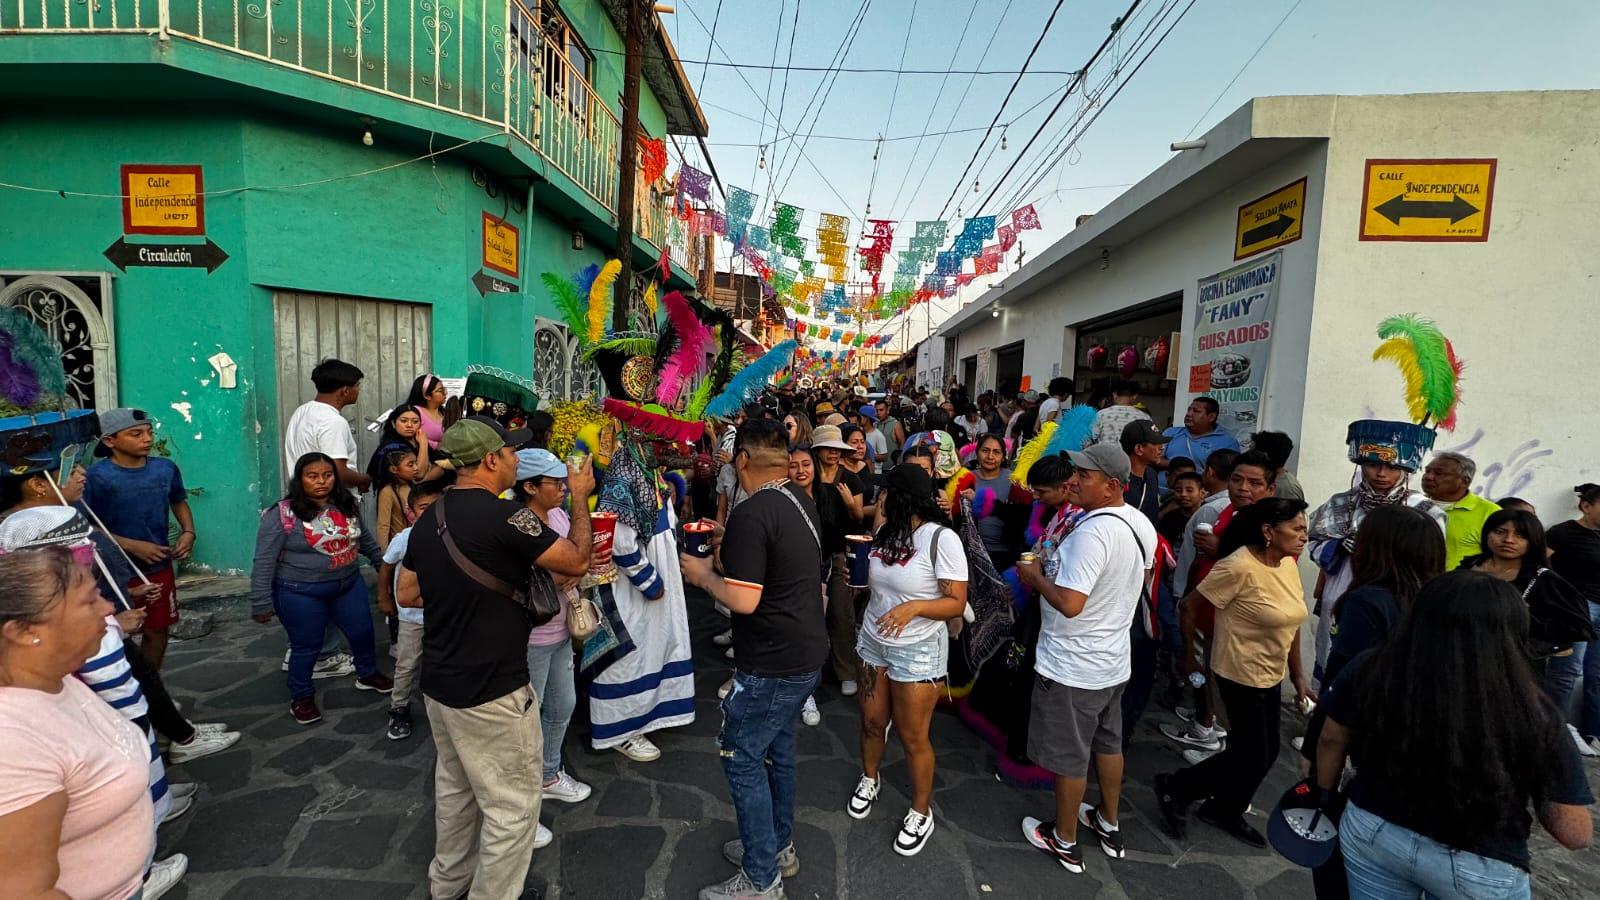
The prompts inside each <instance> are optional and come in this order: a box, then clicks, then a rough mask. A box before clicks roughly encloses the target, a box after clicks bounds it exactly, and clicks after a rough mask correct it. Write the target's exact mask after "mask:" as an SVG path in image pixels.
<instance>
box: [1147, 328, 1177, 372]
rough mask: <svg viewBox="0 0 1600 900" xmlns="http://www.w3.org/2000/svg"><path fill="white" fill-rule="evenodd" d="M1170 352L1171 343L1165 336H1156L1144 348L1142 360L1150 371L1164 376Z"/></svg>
mask: <svg viewBox="0 0 1600 900" xmlns="http://www.w3.org/2000/svg"><path fill="white" fill-rule="evenodd" d="M1171 353H1172V344H1171V342H1170V341H1168V340H1167V339H1166V337H1165V336H1162V337H1158V338H1156V339H1155V340H1154V341H1152V342H1151V344H1150V346H1148V347H1146V348H1144V362H1145V365H1146V366H1147V367H1148V368H1149V369H1150V371H1152V372H1154V373H1156V374H1157V375H1160V376H1161V377H1163V378H1165V377H1166V373H1167V360H1168V358H1169V357H1170V355H1171Z"/></svg>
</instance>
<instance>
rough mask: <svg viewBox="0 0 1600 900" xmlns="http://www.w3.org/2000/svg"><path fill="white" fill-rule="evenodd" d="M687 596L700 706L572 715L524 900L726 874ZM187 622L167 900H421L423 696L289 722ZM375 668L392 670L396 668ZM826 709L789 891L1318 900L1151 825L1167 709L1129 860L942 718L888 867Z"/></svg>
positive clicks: (1569, 864) (281, 694) (901, 774)
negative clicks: (915, 812)
mask: <svg viewBox="0 0 1600 900" xmlns="http://www.w3.org/2000/svg"><path fill="white" fill-rule="evenodd" d="M214 590H215V588H214ZM690 604H691V618H692V619H693V624H694V636H695V646H696V648H697V650H698V658H697V661H696V662H697V676H696V681H697V683H698V685H699V688H700V691H699V695H700V696H701V697H702V698H704V699H702V700H700V702H699V711H698V712H699V714H698V716H697V719H696V721H695V723H694V724H693V725H692V726H690V727H687V728H681V729H676V730H674V731H671V732H667V733H665V734H661V733H658V734H657V735H656V736H655V737H656V739H657V741H658V743H659V744H660V745H661V747H662V751H663V756H662V759H661V760H660V761H658V762H655V763H648V764H638V763H634V762H631V761H629V760H627V759H625V758H624V757H622V756H621V755H620V754H618V753H616V752H606V753H594V752H592V751H589V750H587V749H586V748H585V746H584V742H583V740H582V733H581V731H582V728H581V726H579V725H578V724H576V723H575V725H574V729H573V731H572V732H569V734H568V739H567V748H566V753H567V759H568V769H569V770H570V771H572V772H573V773H574V774H575V775H576V776H578V777H579V778H581V779H582V780H584V781H587V782H589V783H590V784H592V785H593V786H594V795H593V796H592V797H591V798H590V799H589V800H588V801H586V802H584V803H582V804H578V805H576V806H568V805H564V804H559V803H546V804H545V805H544V812H543V815H542V819H543V821H544V823H545V824H546V825H548V826H550V827H551V828H552V829H553V830H554V831H555V833H556V839H555V843H553V844H552V845H551V846H550V847H548V848H546V849H544V850H540V851H538V852H536V853H535V854H534V860H533V866H532V869H531V871H530V873H529V876H528V889H529V890H528V892H527V894H526V895H525V896H526V897H530V898H548V900H632V898H673V900H676V898H692V897H694V896H695V892H696V891H697V890H698V889H699V888H700V887H701V886H703V885H705V884H708V883H710V882H712V881H714V880H718V879H721V878H723V877H726V876H727V875H728V874H729V873H730V872H731V871H732V870H731V868H730V867H729V866H728V865H727V864H726V863H724V862H723V861H722V859H721V855H720V847H721V845H722V843H723V842H724V841H725V840H728V839H730V838H733V837H736V836H737V832H736V829H735V827H734V824H733V809H732V807H731V806H730V804H729V802H728V791H727V787H726V785H725V784H724V782H723V778H722V771H721V767H720V765H719V763H718V759H717V754H716V750H715V748H714V746H713V739H714V736H715V734H716V731H717V728H718V726H719V725H720V714H719V712H718V708H717V702H716V700H715V696H716V695H715V691H716V687H717V685H718V684H719V683H720V682H721V681H722V679H723V678H724V677H726V674H727V671H728V669H727V663H726V662H725V661H724V660H723V658H722V656H721V653H720V650H719V649H718V648H715V647H714V646H713V645H712V643H711V635H712V634H713V633H714V632H715V630H716V629H717V628H719V627H720V625H721V622H722V621H724V620H722V619H721V618H720V617H718V616H716V614H715V613H714V612H711V611H710V608H709V601H708V600H706V599H705V598H704V597H703V596H701V595H691V598H690ZM186 608H187V609H202V608H203V609H208V610H210V611H213V612H214V613H215V615H216V622H217V627H216V630H215V631H214V632H212V633H211V634H210V635H207V636H206V637H203V638H200V639H197V640H193V641H187V642H183V643H180V644H175V645H174V646H173V648H172V652H171V653H169V655H168V657H167V675H168V679H169V682H170V683H171V685H172V687H173V689H174V693H175V694H176V695H178V696H179V697H180V698H182V699H183V700H184V701H185V707H186V709H188V710H190V711H191V714H192V715H193V716H194V717H195V718H196V719H197V720H199V721H218V720H222V721H226V722H228V723H229V724H230V725H232V726H234V727H235V728H239V729H241V730H243V731H244V733H245V737H244V739H243V740H241V741H240V743H239V744H238V745H237V746H236V747H235V748H233V749H231V750H229V751H228V752H226V753H223V754H218V755H217V756H213V757H211V758H208V759H204V760H200V761H198V762H194V763H189V764H187V765H183V766H177V767H174V774H175V777H176V778H177V779H178V780H194V781H199V782H200V783H201V784H202V785H203V787H202V789H201V791H200V794H199V797H198V798H197V799H198V803H197V804H196V807H195V810H194V811H193V812H191V813H189V814H188V815H187V816H185V817H184V818H183V819H180V820H179V821H177V822H174V823H172V824H171V825H169V826H167V827H166V828H165V829H164V830H163V832H162V845H163V847H162V851H161V852H162V854H165V853H166V852H169V851H171V850H181V851H183V852H186V853H187V854H189V857H190V860H191V864H190V869H189V877H188V879H187V880H186V881H185V883H184V884H183V885H182V886H180V887H179V888H177V889H175V890H174V891H173V892H172V893H170V894H168V897H170V898H172V900H213V898H225V900H277V898H301V897H306V898H309V897H334V898H338V900H379V898H382V900H402V898H410V900H424V898H426V897H427V889H426V871H427V864H428V860H429V859H430V858H431V856H432V851H433V835H434V832H433V802H432V786H433V777H432V771H433V760H434V753H433V743H432V741H431V739H430V737H429V731H428V725H427V718H426V716H424V715H422V713H421V709H420V704H419V706H418V708H417V710H416V713H417V715H416V721H417V732H416V734H415V735H414V736H413V738H412V739H411V740H409V741H404V742H394V741H389V740H387V739H385V737H384V734H383V729H384V726H385V723H386V717H385V710H386V708H387V704H386V703H385V702H384V701H383V700H382V699H377V698H375V695H373V694H370V693H364V692H358V691H356V690H354V689H353V688H352V687H351V679H348V678H346V679H339V680H332V681H320V682H318V697H319V702H320V703H321V706H322V710H323V715H324V719H323V721H322V722H321V723H320V724H318V725H315V726H312V727H309V728H307V727H301V726H298V725H296V724H295V723H294V721H293V720H292V719H291V718H290V717H289V715H288V709H287V694H286V693H285V689H284V684H283V674H282V672H281V671H280V670H279V662H280V661H281V659H282V657H283V650H284V647H285V641H284V635H283V632H282V630H281V628H279V627H278V626H277V625H276V624H273V625H270V626H259V625H256V624H254V623H253V622H251V621H250V620H249V618H248V615H247V614H246V607H245V605H244V602H243V601H242V600H241V599H239V598H237V597H233V598H228V597H223V598H219V599H215V600H209V601H199V602H195V601H191V602H189V603H188V604H186ZM380 632H381V629H380ZM382 639H383V638H382V637H381V635H380V640H382ZM380 660H381V665H383V666H384V668H385V669H386V670H387V668H388V657H387V654H386V653H381V654H380ZM819 700H820V702H821V706H822V711H823V724H822V725H821V726H820V727H817V728H802V730H801V732H800V739H799V751H800V787H799V800H798V807H797V812H796V819H797V826H796V834H795V843H796V846H797V847H798V848H799V851H800V856H801V860H802V868H801V873H800V875H799V876H798V877H797V878H794V879H790V881H789V882H788V884H787V888H788V894H789V896H790V897H793V898H841V900H847V898H858V900H895V898H916V900H942V898H957V897H996V898H1045V897H1050V898H1059V897H1064V896H1065V897H1084V898H1088V897H1104V898H1123V897H1127V898H1147V897H1150V898H1153V897H1171V896H1188V897H1194V898H1213V897H1216V898H1224V897H1226V898H1235V897H1240V898H1243V897H1256V898H1261V900H1275V898H1300V897H1309V896H1311V888H1310V879H1309V877H1308V875H1307V874H1306V873H1305V871H1304V870H1301V869H1297V868H1295V867H1293V866H1291V865H1289V864H1288V863H1286V862H1285V861H1284V860H1283V859H1282V858H1280V857H1278V856H1276V855H1275V854H1273V853H1271V852H1269V851H1256V850H1251V849H1249V848H1246V847H1244V846H1243V845H1241V844H1239V843H1238V842H1237V841H1234V840H1233V839H1232V838H1229V837H1227V836H1226V835H1223V834H1221V833H1220V832H1216V831H1214V830H1212V829H1210V828H1208V827H1207V826H1205V825H1203V824H1200V823H1198V822H1196V823H1194V824H1193V825H1192V826H1191V829H1190V832H1191V833H1190V842H1189V845H1188V846H1180V845H1178V844H1176V843H1175V842H1173V841H1172V840H1170V839H1169V838H1167V837H1166V836H1165V835H1164V834H1163V833H1161V832H1160V831H1159V829H1158V827H1157V826H1156V825H1155V822H1154V819H1155V809H1154V797H1153V795H1152V793H1151V790H1150V788H1149V786H1148V785H1149V783H1150V778H1151V777H1152V776H1153V775H1154V774H1155V773H1157V772H1160V771H1166V770H1170V769H1172V768H1175V767H1176V766H1178V765H1181V764H1182V760H1181V758H1180V757H1179V756H1178V754H1177V751H1176V749H1175V748H1173V747H1172V746H1171V745H1170V743H1169V742H1167V741H1166V740H1165V739H1163V738H1162V737H1161V736H1160V734H1159V733H1157V732H1156V731H1155V730H1154V722H1155V721H1159V720H1161V719H1162V717H1163V716H1165V713H1164V712H1162V711H1160V710H1157V711H1156V712H1155V713H1153V714H1152V716H1151V717H1149V718H1148V719H1147V721H1146V722H1145V723H1143V724H1142V726H1141V728H1140V732H1139V734H1138V736H1137V738H1136V740H1135V742H1134V745H1133V748H1132V750H1131V751H1130V753H1129V756H1128V763H1127V769H1128V780H1129V784H1128V785H1127V790H1126V791H1125V793H1124V807H1123V810H1124V811H1123V817H1122V818H1123V831H1124V833H1125V835H1126V840H1127V844H1128V847H1129V852H1128V857H1127V859H1125V860H1121V861H1115V862H1113V861H1112V860H1108V859H1107V858H1105V857H1104V856H1102V855H1101V854H1099V853H1096V852H1092V847H1093V845H1092V844H1090V845H1088V848H1087V849H1089V850H1090V852H1088V853H1087V854H1086V855H1087V858H1088V872H1087V873H1085V874H1083V875H1077V876H1073V875H1069V874H1068V873H1066V872H1064V871H1063V870H1062V869H1061V868H1060V867H1059V866H1058V865H1057V864H1056V863H1054V862H1053V861H1051V860H1050V859H1049V858H1048V857H1046V856H1045V855H1044V854H1042V853H1040V852H1038V851H1036V850H1033V849H1032V848H1030V847H1028V846H1027V845H1026V844H1025V843H1024V842H1023V840H1022V838H1021V835H1020V832H1019V827H1018V823H1019V821H1020V819H1021V817H1022V816H1024V815H1028V814H1032V815H1039V816H1042V817H1044V816H1048V815H1049V814H1050V812H1051V804H1052V801H1051V797H1050V795H1049V793H1047V792H1042V791H1023V790H1017V789H1014V788H1011V787H1008V786H1006V785H1003V784H1001V783H999V782H998V781H997V780H996V779H995V777H994V775H993V770H992V762H991V757H992V753H991V751H990V750H989V749H988V747H987V746H986V745H983V744H982V743H981V742H980V741H978V740H977V738H976V737H974V736H973V735H972V733H971V732H969V731H968V730H967V729H966V728H965V727H964V726H963V725H962V724H961V722H960V721H959V720H958V719H957V718H956V717H955V716H954V715H953V714H950V713H944V712H941V713H940V714H938V715H936V716H935V718H934V722H933V738H934V743H935V746H936V748H937V750H938V753H939V762H938V765H939V771H938V780H937V792H936V793H935V795H934V813H935V817H936V819H937V830H936V831H935V833H934V835H933V837H932V839H931V842H930V844H929V846H928V847H927V848H926V849H925V850H923V852H922V854H921V855H919V856H917V857H915V858H914V859H903V858H901V857H899V856H897V855H895V854H894V852H893V850H892V849H891V842H892V840H893V836H894V832H895V830H896V826H897V825H898V822H899V819H900V817H901V816H902V815H903V812H904V809H905V808H906V804H907V801H908V798H909V792H908V783H907V778H906V769H905V762H904V757H903V756H902V755H901V754H900V752H899V749H898V746H897V745H896V744H895V743H894V742H893V741H891V742H890V749H889V755H888V758H887V760H886V764H885V766H884V770H883V774H884V778H885V792H884V794H883V799H882V801H881V803H880V807H879V811H878V812H877V813H875V814H874V816H873V817H872V818H871V819H869V820H868V821H864V822H858V821H855V820H853V819H851V818H849V817H848V816H846V815H845V813H844V809H843V807H844V801H845V798H846V796H847V795H848V792H849V791H850V790H851V788H852V787H853V786H854V784H855V780H856V778H857V776H858V774H859V767H858V766H859V764H858V762H857V750H856V727H857V718H856V712H855V707H854V705H853V702H852V701H850V700H848V699H846V698H843V697H840V696H839V694H838V692H837V689H836V688H834V687H825V688H824V689H823V692H822V693H821V694H820V695H819ZM1295 777H1296V775H1295V773H1294V772H1293V771H1292V770H1291V768H1290V761H1289V758H1288V753H1287V752H1286V753H1285V755H1284V758H1283V760H1281V761H1280V764H1279V765H1278V767H1277V768H1276V769H1275V770H1274V771H1273V773H1272V775H1271V777H1270V778H1269V780H1268V784H1267V787H1265V788H1263V790H1262V791H1261V792H1260V793H1259V794H1258V795H1257V798H1258V801H1262V802H1265V801H1266V799H1267V798H1271V797H1275V796H1276V795H1277V793H1279V792H1281V791H1282V790H1283V789H1284V788H1285V787H1286V786H1287V785H1288V784H1289V783H1291V782H1292V781H1293V780H1294V778H1295ZM1092 793H1093V789H1092V788H1091V794H1092ZM1257 824H1258V826H1260V827H1264V824H1263V823H1261V822H1260V821H1259V820H1258V821H1257ZM1535 868H1536V869H1538V870H1539V882H1540V883H1539V886H1538V887H1537V888H1536V893H1537V894H1538V895H1539V896H1541V897H1547V896H1548V897H1574V898H1575V897H1583V896H1588V897H1592V896H1595V887H1596V886H1600V856H1597V855H1596V851H1588V852H1586V853H1582V854H1569V853H1566V852H1565V851H1562V850H1560V849H1559V848H1556V847H1555V846H1554V845H1553V844H1552V843H1551V842H1550V840H1549V839H1548V838H1546V837H1543V836H1542V834H1541V836H1540V838H1539V842H1538V844H1537V849H1536V855H1535Z"/></svg>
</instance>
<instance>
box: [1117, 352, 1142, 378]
mask: <svg viewBox="0 0 1600 900" xmlns="http://www.w3.org/2000/svg"><path fill="white" fill-rule="evenodd" d="M1137 371H1139V348H1138V347H1134V346H1127V347H1123V348H1122V350H1121V352H1119V353H1118V354H1117V372H1118V373H1119V374H1121V375H1122V377H1123V378H1132V377H1133V373H1135V372H1137Z"/></svg>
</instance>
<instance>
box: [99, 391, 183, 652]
mask: <svg viewBox="0 0 1600 900" xmlns="http://www.w3.org/2000/svg"><path fill="white" fill-rule="evenodd" d="M100 427H101V429H102V432H101V435H100V443H99V444H97V445H95V448H94V455H95V456H98V457H100V461H99V462H97V463H95V464H94V465H92V466H90V467H89V469H88V471H87V473H86V474H87V478H88V481H87V483H86V484H85V486H84V490H83V501H84V503H86V504H88V506H89V508H90V509H92V510H94V514H95V515H97V516H99V517H100V521H102V522H104V523H105V526H106V528H107V529H108V530H109V531H110V532H111V534H112V536H113V537H114V538H115V539H116V541H117V544H118V545H119V546H120V547H122V549H123V550H124V551H125V552H126V553H127V554H128V556H129V557H131V558H132V559H133V561H134V563H135V564H136V565H137V566H138V567H139V571H140V572H141V573H142V574H143V575H144V579H145V580H148V581H149V582H150V583H151V584H154V585H156V586H158V587H159V588H160V590H159V591H158V592H157V593H156V594H154V595H151V596H148V597H146V598H144V600H143V602H142V603H141V604H140V605H141V606H142V607H143V608H144V611H145V620H144V635H143V638H142V639H141V641H140V644H139V650H140V652H141V653H143V654H144V658H145V659H146V660H148V661H149V663H150V665H151V667H152V668H155V669H158V670H159V669H160V668H161V663H162V660H164V659H165V658H166V656H167V631H168V629H170V628H171V627H172V625H173V623H174V622H177V621H178V586H177V578H176V576H175V575H174V573H173V570H172V562H173V560H178V559H188V558H189V554H190V553H191V552H193V550H194V538H195V534H194V512H193V511H192V510H191V509H190V508H189V492H188V491H186V490H184V487H183V474H182V473H181V472H179V471H178V466H177V464H175V463H174V462H173V461H172V460H170V459H165V458H163V457H159V456H157V457H151V456H150V448H151V447H153V446H155V431H154V427H153V424H152V423H151V421H150V417H149V416H148V415H146V414H145V411H144V410H142V409H127V408H122V409H112V410H107V411H106V412H103V413H101V414H100ZM169 512H170V513H171V515H172V517H173V518H175V519H177V520H178V527H179V528H180V529H181V532H180V533H179V535H178V542H177V543H176V544H171V545H169V544H168V543H167V534H168V530H167V515H168V513H169ZM128 587H133V584H129V585H128Z"/></svg>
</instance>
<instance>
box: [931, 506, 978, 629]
mask: <svg viewBox="0 0 1600 900" xmlns="http://www.w3.org/2000/svg"><path fill="white" fill-rule="evenodd" d="M946 531H950V532H951V533H954V530H953V529H950V528H946V527H945V526H943V525H940V526H938V527H937V528H935V529H934V531H933V541H932V542H931V543H929V544H928V564H929V566H931V567H932V569H933V580H934V582H935V583H937V582H938V580H939V536H940V535H941V534H943V533H944V532H946ZM956 536H957V537H960V535H956ZM970 567H971V563H970V561H969V562H968V568H969V569H970ZM967 586H968V589H969V590H970V589H971V582H970V581H969V582H968V585H967ZM976 619H977V615H976V614H975V613H973V611H972V604H971V603H970V602H969V603H968V604H967V605H966V606H965V607H963V608H962V610H961V615H959V616H951V617H950V618H948V619H945V620H944V625H945V628H946V629H948V630H949V631H950V636H951V637H952V638H958V637H961V630H962V629H963V628H965V627H966V625H967V623H968V622H972V621H976Z"/></svg>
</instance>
